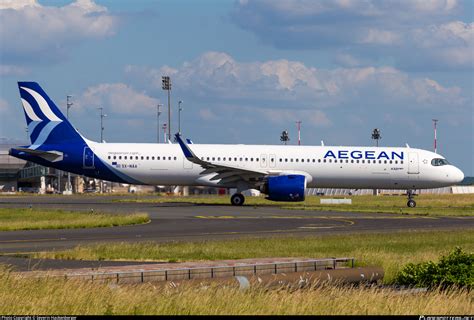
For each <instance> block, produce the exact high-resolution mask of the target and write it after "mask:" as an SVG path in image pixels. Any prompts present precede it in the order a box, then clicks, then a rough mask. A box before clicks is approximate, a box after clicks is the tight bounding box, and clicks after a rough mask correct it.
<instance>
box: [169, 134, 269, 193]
mask: <svg viewBox="0 0 474 320" xmlns="http://www.w3.org/2000/svg"><path fill="white" fill-rule="evenodd" d="M176 140H177V141H178V143H179V145H180V147H181V149H182V150H183V153H184V156H185V157H186V159H188V160H189V161H191V162H192V163H195V164H197V165H200V166H201V167H202V168H204V171H202V172H201V174H203V175H204V174H211V173H217V174H216V175H215V176H213V177H212V178H211V179H210V180H211V181H215V180H220V181H219V182H218V184H221V185H226V184H228V183H232V182H236V181H239V180H243V181H246V182H248V183H250V184H253V185H258V184H259V182H261V181H262V180H263V178H264V177H266V176H269V175H271V173H270V172H268V171H263V170H248V169H244V168H239V167H234V166H228V165H222V164H216V163H212V162H209V161H205V160H202V159H200V158H199V157H198V156H196V155H195V154H194V152H193V151H192V150H191V148H190V147H189V146H188V145H187V143H186V142H184V140H183V139H182V138H181V136H180V135H179V134H176Z"/></svg>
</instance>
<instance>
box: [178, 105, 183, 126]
mask: <svg viewBox="0 0 474 320" xmlns="http://www.w3.org/2000/svg"><path fill="white" fill-rule="evenodd" d="M181 103H183V101H182V100H179V101H178V133H179V134H181V110H183V108H181Z"/></svg>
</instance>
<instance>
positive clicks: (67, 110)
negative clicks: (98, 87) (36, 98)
mask: <svg viewBox="0 0 474 320" xmlns="http://www.w3.org/2000/svg"><path fill="white" fill-rule="evenodd" d="M71 98H72V96H70V95H67V96H66V119H68V120H69V109H70V108H71V107H72V105H73V103H72V102H71V100H70V99H71ZM66 188H67V191H72V185H71V173H70V172H69V171H68V173H67V187H66Z"/></svg>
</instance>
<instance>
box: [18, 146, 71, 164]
mask: <svg viewBox="0 0 474 320" xmlns="http://www.w3.org/2000/svg"><path fill="white" fill-rule="evenodd" d="M12 151H16V152H18V153H20V152H24V153H26V154H29V155H31V156H35V157H40V158H43V159H45V160H48V161H51V162H56V161H61V160H63V153H62V152H60V151H54V150H53V151H42V150H37V149H29V148H12V149H10V154H12Z"/></svg>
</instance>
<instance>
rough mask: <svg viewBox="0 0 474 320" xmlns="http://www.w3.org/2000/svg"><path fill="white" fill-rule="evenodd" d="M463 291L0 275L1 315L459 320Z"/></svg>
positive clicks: (468, 310) (466, 306)
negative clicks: (428, 317)
mask: <svg viewBox="0 0 474 320" xmlns="http://www.w3.org/2000/svg"><path fill="white" fill-rule="evenodd" d="M472 298H473V297H472V293H470V292H468V291H465V290H451V291H437V290H434V291H429V292H426V293H418V294H400V292H397V291H395V290H390V289H383V290H382V289H376V288H370V289H366V288H363V287H360V288H347V287H335V286H327V287H316V288H310V289H304V290H297V291H294V290H288V289H280V290H264V289H262V288H253V289H249V290H239V289H235V288H229V287H190V286H187V287H186V286H185V287H178V288H173V287H163V286H158V285H154V284H138V285H113V284H100V283H96V282H89V281H77V280H76V281H74V280H65V279H63V278H55V279H52V278H28V277H22V276H18V275H15V274H12V273H10V272H8V271H0V314H24V315H31V314H44V315H50V314H55V315H58V314H72V315H78V314H85V315H87V314H92V315H95V314H98V315H101V314H105V315H113V314H130V315H135V314H166V315H191V314H193V315H208V314H217V315H220V314H235V315H243V314H272V315H277V314H297V315H303V314H308V315H309V314H314V315H318V314H360V315H367V314H394V315H397V314H401V315H404V314H415V315H420V314H442V315H450V314H460V315H469V314H473V313H474V307H473V303H472Z"/></svg>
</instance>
